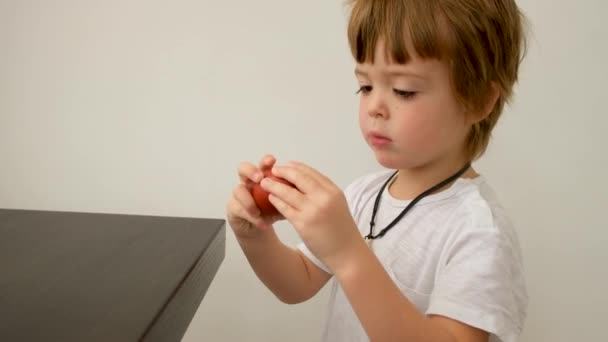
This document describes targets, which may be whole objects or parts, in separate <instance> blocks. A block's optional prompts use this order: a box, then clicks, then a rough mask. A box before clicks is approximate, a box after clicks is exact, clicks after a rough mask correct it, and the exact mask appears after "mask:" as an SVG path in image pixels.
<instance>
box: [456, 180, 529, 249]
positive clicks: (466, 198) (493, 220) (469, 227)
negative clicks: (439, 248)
mask: <svg viewBox="0 0 608 342" xmlns="http://www.w3.org/2000/svg"><path fill="white" fill-rule="evenodd" d="M459 182H461V183H462V184H461V186H460V188H459V189H458V190H457V191H456V192H455V194H454V197H455V198H454V199H455V205H454V207H453V208H454V210H453V211H452V214H451V218H450V221H451V223H452V227H453V231H452V233H453V235H460V236H462V235H469V234H477V235H483V236H494V237H496V238H500V239H507V240H508V241H509V242H511V243H515V244H517V239H516V237H515V228H514V225H513V222H512V220H511V218H510V215H509V213H508V212H507V210H506V209H505V208H504V206H503V205H502V203H501V201H500V199H499V197H498V196H497V194H496V192H495V191H494V189H493V188H492V187H491V186H490V185H489V184H488V183H487V181H486V180H485V178H483V177H481V176H480V177H478V178H475V179H464V180H460V181H459Z"/></svg>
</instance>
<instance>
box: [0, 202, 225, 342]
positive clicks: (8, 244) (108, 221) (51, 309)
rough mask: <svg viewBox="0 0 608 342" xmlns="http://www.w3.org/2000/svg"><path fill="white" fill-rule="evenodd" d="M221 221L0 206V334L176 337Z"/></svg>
mask: <svg viewBox="0 0 608 342" xmlns="http://www.w3.org/2000/svg"><path fill="white" fill-rule="evenodd" d="M224 253H225V221H224V220H220V219H201V218H178V217H159V216H136V215H116V214H95V213H73V212H51V211H30V210H6V209H0V341H6V342H9V341H10V342H20V341H24V342H35V341H61V342H71V341H78V342H85V341H88V342H92V341H103V342H115V341H146V342H147V341H168V342H172V341H180V340H181V339H182V337H183V335H184V332H185V331H186V329H187V327H188V325H189V324H190V321H191V320H192V317H193V315H194V313H195V312H196V310H197V308H198V307H199V305H200V304H201V301H202V299H203V297H204V295H205V292H206V291H207V288H208V287H209V285H210V284H211V281H212V280H213V277H214V276H215V274H216V272H217V270H218V268H219V266H220V264H221V262H222V260H223V259H224Z"/></svg>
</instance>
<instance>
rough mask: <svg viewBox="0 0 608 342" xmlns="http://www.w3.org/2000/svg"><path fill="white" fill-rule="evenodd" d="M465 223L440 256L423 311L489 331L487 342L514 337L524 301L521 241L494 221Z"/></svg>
mask: <svg viewBox="0 0 608 342" xmlns="http://www.w3.org/2000/svg"><path fill="white" fill-rule="evenodd" d="M468 224H469V225H472V226H468V227H466V228H464V229H461V230H460V231H459V232H458V233H457V234H455V235H456V236H455V237H454V238H453V239H451V241H450V242H449V243H448V247H447V249H446V250H445V251H444V253H443V255H442V256H441V263H440V266H439V268H438V272H437V274H436V279H435V286H434V289H433V292H432V294H431V298H430V302H429V307H428V310H427V312H426V313H427V314H429V315H430V314H434V315H441V316H445V317H448V318H451V319H454V320H457V321H460V322H463V323H465V324H468V325H470V326H474V327H476V328H479V329H482V330H484V331H487V332H489V333H490V334H491V338H490V341H502V342H515V341H517V339H518V337H519V335H520V333H521V330H522V328H523V322H524V320H525V316H526V306H527V300H528V298H527V293H526V288H525V284H524V277H523V265H522V262H521V255H520V254H521V253H520V251H519V245H518V243H517V240H516V239H515V238H514V237H513V235H512V234H508V232H505V231H504V230H501V229H499V227H496V223H488V222H486V223H484V224H483V225H479V222H477V223H475V222H468ZM476 225H477V226H476Z"/></svg>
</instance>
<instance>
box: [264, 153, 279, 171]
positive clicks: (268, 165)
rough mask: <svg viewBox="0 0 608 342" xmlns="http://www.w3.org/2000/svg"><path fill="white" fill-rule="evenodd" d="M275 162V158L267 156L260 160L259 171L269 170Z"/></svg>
mask: <svg viewBox="0 0 608 342" xmlns="http://www.w3.org/2000/svg"><path fill="white" fill-rule="evenodd" d="M276 161H277V160H276V158H275V157H274V156H273V155H272V154H267V155H265V156H264V157H262V159H261V160H260V169H261V170H266V169H271V168H272V166H273V165H274V164H275V163H276Z"/></svg>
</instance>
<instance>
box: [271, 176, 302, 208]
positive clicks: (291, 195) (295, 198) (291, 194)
mask: <svg viewBox="0 0 608 342" xmlns="http://www.w3.org/2000/svg"><path fill="white" fill-rule="evenodd" d="M260 185H261V186H262V189H264V190H266V191H268V192H269V193H270V194H273V195H275V196H276V197H278V198H280V199H281V201H283V202H286V203H287V204H289V205H290V206H291V207H294V208H296V209H299V208H300V207H301V206H302V204H303V203H304V201H305V200H306V197H305V195H304V194H302V193H301V192H300V191H299V190H298V189H295V188H293V187H291V186H289V185H286V184H283V183H281V182H277V181H275V180H272V179H271V178H264V179H263V180H262V183H260Z"/></svg>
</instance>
